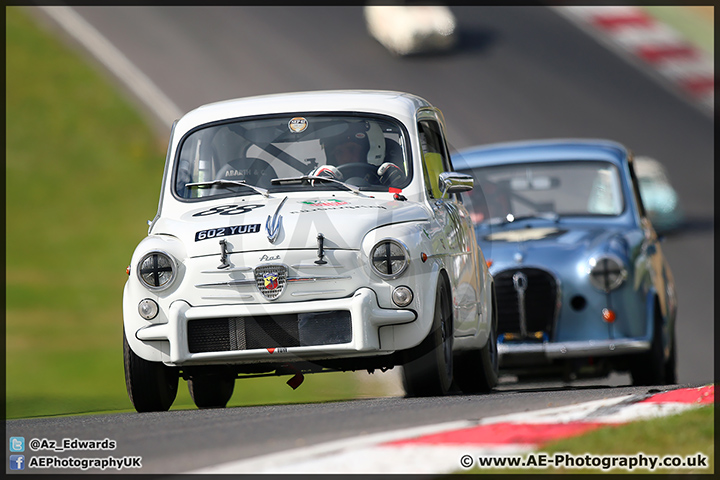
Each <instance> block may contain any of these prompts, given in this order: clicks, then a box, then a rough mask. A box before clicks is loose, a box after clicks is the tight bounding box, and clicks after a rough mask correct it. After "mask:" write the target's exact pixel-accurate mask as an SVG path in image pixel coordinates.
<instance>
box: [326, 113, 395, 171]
mask: <svg viewBox="0 0 720 480" xmlns="http://www.w3.org/2000/svg"><path fill="white" fill-rule="evenodd" d="M320 143H321V144H322V147H323V148H324V149H325V155H326V157H327V158H328V163H335V159H334V158H332V152H333V150H334V149H335V147H338V146H340V145H343V144H345V143H357V144H358V145H360V147H361V148H362V150H361V152H362V153H361V155H360V156H361V158H364V159H365V160H366V161H367V163H369V164H371V165H376V166H377V165H381V164H382V163H383V160H384V158H385V136H384V135H383V132H382V129H381V128H380V126H379V125H378V124H377V123H376V122H373V121H369V120H365V121H362V122H354V123H350V124H348V128H347V129H346V130H345V131H344V132H343V133H341V134H339V135H335V136H332V137H326V138H323V139H321V140H320Z"/></svg>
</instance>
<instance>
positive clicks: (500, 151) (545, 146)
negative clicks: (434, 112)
mask: <svg viewBox="0 0 720 480" xmlns="http://www.w3.org/2000/svg"><path fill="white" fill-rule="evenodd" d="M627 157H628V150H627V149H626V148H625V147H624V146H623V145H622V144H620V143H618V142H614V141H612V140H604V139H544V140H524V141H516V142H504V143H491V144H487V145H479V146H475V147H470V148H467V149H463V150H460V151H459V152H458V153H456V154H455V155H453V165H454V167H455V169H456V170H463V169H468V168H475V167H479V166H486V165H497V164H508V163H526V162H533V161H539V162H541V161H552V160H605V161H609V162H613V163H615V164H618V165H619V164H620V163H621V162H622V161H623V160H624V159H626V158H627Z"/></svg>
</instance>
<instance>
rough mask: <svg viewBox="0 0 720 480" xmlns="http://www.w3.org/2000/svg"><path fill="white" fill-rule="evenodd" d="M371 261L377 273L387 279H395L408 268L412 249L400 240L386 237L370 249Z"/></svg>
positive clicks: (372, 267) (371, 266) (371, 265)
mask: <svg viewBox="0 0 720 480" xmlns="http://www.w3.org/2000/svg"><path fill="white" fill-rule="evenodd" d="M369 261H370V268H371V269H372V271H373V272H374V273H375V275H377V276H378V277H380V278H382V279H385V280H393V279H396V278H398V277H399V276H400V275H402V274H403V273H405V271H406V270H407V267H408V265H409V264H410V250H409V249H408V248H407V246H406V245H405V244H404V243H402V242H401V241H399V240H396V239H394V238H384V239H382V240H380V241H379V242H377V243H376V244H375V246H374V247H373V248H372V249H371V250H370V257H369Z"/></svg>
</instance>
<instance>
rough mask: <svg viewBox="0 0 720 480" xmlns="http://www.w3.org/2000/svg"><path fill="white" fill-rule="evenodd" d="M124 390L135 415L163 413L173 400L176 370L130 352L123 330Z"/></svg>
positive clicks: (176, 387)
mask: <svg viewBox="0 0 720 480" xmlns="http://www.w3.org/2000/svg"><path fill="white" fill-rule="evenodd" d="M123 357H124V363H125V387H126V388H127V392H128V396H129V397H130V401H131V402H132V404H133V406H134V407H135V410H137V411H138V412H165V411H167V410H169V409H170V406H171V405H172V403H173V402H174V401H175V396H176V395H177V389H178V382H179V376H178V371H177V370H176V369H174V368H170V367H168V366H166V365H165V364H163V363H162V362H148V361H147V360H145V359H143V358H140V357H139V356H137V355H136V354H135V352H133V351H132V349H131V348H130V345H128V342H127V338H125V331H124V330H123Z"/></svg>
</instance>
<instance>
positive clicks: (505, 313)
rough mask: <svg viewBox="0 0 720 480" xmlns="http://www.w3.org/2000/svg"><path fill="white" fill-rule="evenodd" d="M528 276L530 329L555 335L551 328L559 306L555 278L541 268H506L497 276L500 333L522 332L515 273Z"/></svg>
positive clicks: (525, 302) (526, 310)
mask: <svg viewBox="0 0 720 480" xmlns="http://www.w3.org/2000/svg"><path fill="white" fill-rule="evenodd" d="M518 272H521V273H522V274H524V275H525V277H526V279H527V282H526V285H525V294H524V296H525V298H524V304H525V305H524V308H525V321H526V327H527V331H528V332H546V333H547V334H548V336H549V337H550V338H552V327H553V321H554V318H555V310H556V308H557V285H556V283H555V278H554V277H553V276H552V275H551V274H550V273H548V272H546V271H545V270H540V269H538V268H518V269H512V270H505V271H503V272H500V273H498V274H497V275H494V278H495V292H496V294H497V303H498V333H513V334H519V333H520V308H521V307H520V302H519V301H518V297H519V293H518V291H517V289H516V288H515V284H514V282H513V275H515V274H516V273H518Z"/></svg>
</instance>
